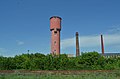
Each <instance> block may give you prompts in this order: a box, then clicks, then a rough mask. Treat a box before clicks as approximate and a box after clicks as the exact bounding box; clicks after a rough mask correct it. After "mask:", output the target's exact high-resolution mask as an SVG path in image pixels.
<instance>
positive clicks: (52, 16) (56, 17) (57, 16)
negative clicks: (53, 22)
mask: <svg viewBox="0 0 120 79" xmlns="http://www.w3.org/2000/svg"><path fill="white" fill-rule="evenodd" d="M52 18H59V19H60V20H62V18H61V17H59V16H52V17H50V19H52Z"/></svg>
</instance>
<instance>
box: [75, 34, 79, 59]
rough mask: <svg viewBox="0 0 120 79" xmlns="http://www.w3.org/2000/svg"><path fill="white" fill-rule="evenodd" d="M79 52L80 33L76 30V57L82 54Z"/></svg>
mask: <svg viewBox="0 0 120 79" xmlns="http://www.w3.org/2000/svg"><path fill="white" fill-rule="evenodd" d="M79 52H80V51H79V34H78V32H76V57H77V56H79V55H80V53H79Z"/></svg>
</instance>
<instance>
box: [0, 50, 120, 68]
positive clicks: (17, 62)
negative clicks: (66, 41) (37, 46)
mask: <svg viewBox="0 0 120 79" xmlns="http://www.w3.org/2000/svg"><path fill="white" fill-rule="evenodd" d="M13 69H25V70H113V69H114V70H120V58H105V57H104V56H102V55H100V54H98V53H97V52H86V53H83V54H82V55H81V56H78V57H68V56H67V55H66V54H61V55H60V56H55V55H54V56H52V55H51V54H50V55H49V54H48V55H44V54H40V53H35V54H22V55H16V56H15V57H3V56H0V70H13Z"/></svg>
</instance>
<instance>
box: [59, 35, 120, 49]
mask: <svg viewBox="0 0 120 79" xmlns="http://www.w3.org/2000/svg"><path fill="white" fill-rule="evenodd" d="M79 38H80V39H79V43H80V47H86V48H87V47H97V46H100V35H89V36H80V37H79ZM103 38H104V43H105V45H111V46H113V45H114V46H115V45H117V46H118V45H119V46H120V34H105V35H103ZM61 46H62V49H65V48H68V47H75V37H73V38H67V39H63V40H62V41H61Z"/></svg>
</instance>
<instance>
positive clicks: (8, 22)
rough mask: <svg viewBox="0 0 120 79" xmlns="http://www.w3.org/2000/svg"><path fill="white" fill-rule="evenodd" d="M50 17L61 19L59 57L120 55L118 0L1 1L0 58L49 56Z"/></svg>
mask: <svg viewBox="0 0 120 79" xmlns="http://www.w3.org/2000/svg"><path fill="white" fill-rule="evenodd" d="M51 16H60V17H61V18H62V24H61V26H62V29H61V54H63V53H65V54H75V51H76V50H75V33H76V32H79V42H80V51H81V52H90V51H97V52H99V53H101V46H100V35H101V34H103V38H104V43H105V53H116V52H120V0H0V56H15V55H20V54H22V53H28V50H30V51H29V53H36V52H39V53H42V54H49V53H50V39H51V37H50V35H51V32H50V20H49V18H50V17H51Z"/></svg>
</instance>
